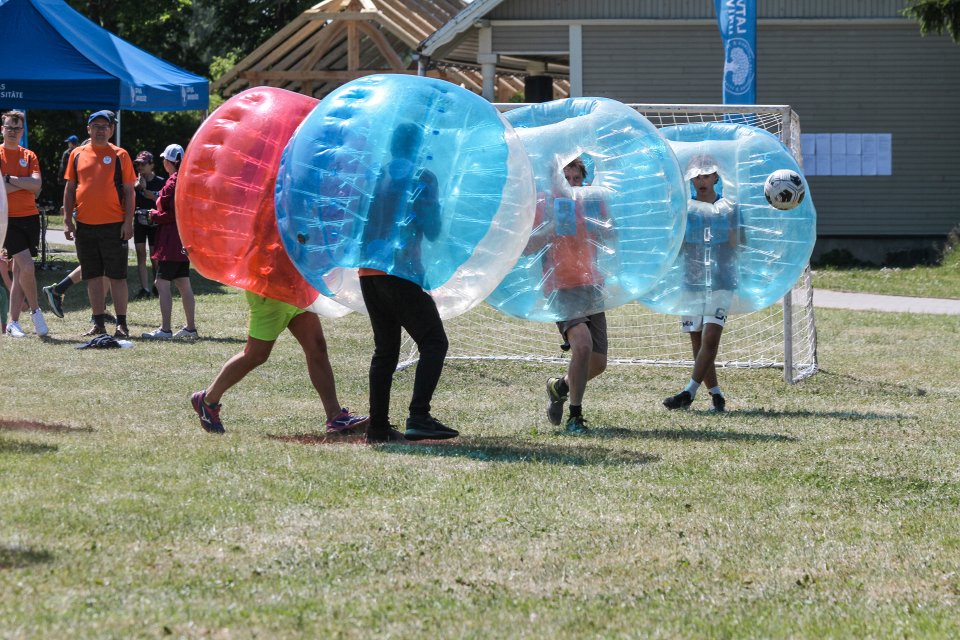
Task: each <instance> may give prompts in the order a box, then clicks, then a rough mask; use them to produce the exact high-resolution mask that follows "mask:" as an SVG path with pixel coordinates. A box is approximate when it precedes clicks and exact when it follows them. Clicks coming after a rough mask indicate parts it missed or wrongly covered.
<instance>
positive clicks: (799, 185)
mask: <svg viewBox="0 0 960 640" xmlns="http://www.w3.org/2000/svg"><path fill="white" fill-rule="evenodd" d="M763 195H764V196H765V197H766V198H767V202H769V203H770V204H771V205H773V206H774V207H775V208H777V209H780V210H781V211H787V210H789V209H793V208H795V207H796V206H797V205H799V204H800V203H801V202H803V197H804V196H805V195H807V185H806V183H805V182H804V181H803V176H801V175H800V174H799V173H797V172H796V171H794V170H792V169H778V170H776V171H774V172H773V173H771V174H770V175H769V176H767V180H766V182H764V183H763Z"/></svg>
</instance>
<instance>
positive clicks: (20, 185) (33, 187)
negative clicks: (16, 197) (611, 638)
mask: <svg viewBox="0 0 960 640" xmlns="http://www.w3.org/2000/svg"><path fill="white" fill-rule="evenodd" d="M41 184H42V182H41V180H40V172H38V171H35V172H33V174H31V175H30V176H29V177H20V176H10V179H9V180H8V181H5V184H4V186H5V187H6V188H7V193H12V192H14V191H20V190H23V191H29V192H30V193H32V194H34V195H36V194H38V193H40V186H41Z"/></svg>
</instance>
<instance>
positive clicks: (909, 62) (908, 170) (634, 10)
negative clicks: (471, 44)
mask: <svg viewBox="0 0 960 640" xmlns="http://www.w3.org/2000/svg"><path fill="white" fill-rule="evenodd" d="M903 6H904V4H903V2H902V0H875V1H872V2H861V1H856V0H763V2H759V3H758V8H759V12H760V23H759V25H758V37H757V50H758V55H757V67H758V68H757V102H759V103H761V104H789V105H791V106H792V107H793V108H794V110H795V111H796V112H797V113H798V114H799V116H800V125H801V130H802V131H803V132H805V133H890V134H892V140H893V159H892V175H890V176H809V177H808V179H809V183H810V190H811V193H812V194H813V197H814V199H815V202H816V205H817V211H818V215H819V220H818V234H819V235H820V236H822V237H840V238H843V237H853V236H857V237H863V238H878V239H882V240H893V239H897V238H899V239H903V238H908V237H912V238H916V239H918V242H923V243H926V244H929V241H930V239H932V238H934V237H943V236H945V235H946V234H947V233H948V232H949V231H950V229H951V228H953V227H954V226H955V225H958V224H960V203H958V199H957V197H956V196H955V194H954V193H953V190H952V189H951V188H950V187H949V186H948V185H950V184H952V182H953V180H954V179H955V176H957V175H960V153H958V152H957V150H958V149H960V127H957V126H955V124H954V122H953V121H954V120H955V119H956V117H957V116H958V115H960V45H956V44H954V43H953V42H951V41H950V39H949V38H948V37H946V36H936V35H930V36H927V37H921V35H920V32H919V27H918V26H917V25H916V23H914V22H913V21H910V20H907V19H903V18H902V17H901V16H900V15H899V11H900V10H901V9H902V8H903ZM484 17H485V18H488V19H491V20H566V21H574V22H581V21H583V20H611V19H631V20H644V21H645V20H650V19H656V20H666V22H663V23H660V24H656V23H654V24H650V23H646V22H635V23H633V24H629V23H627V24H624V25H621V26H618V25H615V24H612V25H609V24H607V23H604V24H602V25H596V24H594V25H591V24H589V23H586V24H584V26H583V28H582V45H583V88H584V90H583V93H584V95H596V96H605V97H610V98H615V99H617V100H620V101H622V102H642V103H713V104H715V103H719V102H721V100H722V91H721V77H722V68H723V51H722V43H721V40H720V35H719V33H718V30H717V27H716V23H715V18H714V13H713V2H712V0H671V1H670V2H661V1H659V0H634V1H630V0H591V1H590V2H584V1H582V0H581V1H567V0H549V1H548V0H523V1H519V0H507V1H506V2H503V3H501V4H500V5H499V6H497V7H496V8H495V9H494V10H493V11H492V12H490V13H489V14H487V15H486V16H484ZM784 19H791V20H796V22H795V24H787V23H784V22H783V20H784ZM493 32H494V43H495V44H494V50H495V51H502V52H510V53H514V54H521V53H524V52H528V53H538V52H548V51H564V50H567V48H568V47H569V43H568V30H567V27H566V25H565V24H557V23H555V22H554V23H552V24H549V25H542V26H534V25H530V26H512V25H511V26H503V25H500V26H498V25H496V24H494V25H493Z"/></svg>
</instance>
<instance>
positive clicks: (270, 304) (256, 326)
mask: <svg viewBox="0 0 960 640" xmlns="http://www.w3.org/2000/svg"><path fill="white" fill-rule="evenodd" d="M245 293H246V296H247V305H249V307H250V328H249V329H248V330H247V334H248V335H249V336H250V337H251V338H256V339H257V340H263V341H264V342H274V341H275V340H276V339H277V338H279V337H280V334H281V333H283V330H284V329H286V328H287V325H289V324H290V321H291V320H293V319H294V318H296V317H297V316H298V315H300V314H301V313H306V312H305V311H304V310H303V309H301V308H299V307H295V306H293V305H292V304H287V303H286V302H280V301H279V300H273V299H271V298H264V297H263V296H258V295H257V294H255V293H251V292H249V291H246V292H245Z"/></svg>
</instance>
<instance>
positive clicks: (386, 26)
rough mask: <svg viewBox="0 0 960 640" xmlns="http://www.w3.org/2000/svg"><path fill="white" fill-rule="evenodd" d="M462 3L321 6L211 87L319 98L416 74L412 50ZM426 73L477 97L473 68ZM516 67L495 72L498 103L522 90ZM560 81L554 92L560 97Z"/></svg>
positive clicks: (379, 1) (352, 0) (352, 1)
mask: <svg viewBox="0 0 960 640" xmlns="http://www.w3.org/2000/svg"><path fill="white" fill-rule="evenodd" d="M468 6H469V5H468V3H466V2H464V1H463V0H325V1H324V2H320V3H319V4H316V5H314V6H313V7H311V8H310V9H307V10H306V11H304V12H303V13H302V14H300V15H299V16H298V17H297V18H295V19H294V20H293V21H292V22H290V23H289V24H287V25H286V26H285V27H283V28H282V29H281V30H280V31H278V32H277V33H276V34H274V35H273V37H271V38H270V39H269V40H267V41H266V42H264V43H263V44H262V45H260V46H259V47H257V49H256V50H255V51H253V52H252V53H251V54H250V55H248V56H247V57H245V58H244V59H243V60H241V61H240V62H238V63H237V64H236V65H235V66H234V67H233V68H231V69H230V70H229V71H228V72H227V73H225V74H224V75H223V76H222V77H221V78H220V79H218V80H217V81H216V82H214V83H213V85H212V89H213V90H214V91H219V92H221V93H222V94H223V95H224V96H231V95H234V94H236V93H238V92H240V91H242V90H244V89H246V88H248V87H253V86H262V85H267V86H272V87H280V88H283V89H287V90H290V91H296V92H299V93H303V94H305V95H309V96H313V97H316V98H323V97H324V96H325V95H327V94H328V93H330V92H331V91H332V90H333V89H335V88H337V87H339V86H340V85H342V84H344V83H346V82H349V81H350V80H354V79H356V78H360V77H363V76H367V75H371V74H375V73H411V74H415V73H417V63H416V60H415V57H414V54H415V52H416V49H417V47H418V46H419V44H420V43H421V42H422V41H424V40H426V39H427V38H428V37H429V36H430V35H432V34H433V33H435V32H436V31H437V30H439V29H441V28H442V27H443V26H444V25H445V24H446V23H447V22H449V21H450V20H451V19H453V18H454V16H456V15H457V14H459V13H460V12H461V11H463V10H464V9H465V8H467V7H468ZM427 75H429V76H432V77H438V78H443V79H445V80H448V81H450V82H453V83H455V84H459V85H462V86H463V87H465V88H467V89H469V90H470V91H474V92H476V93H480V92H481V89H482V78H481V75H480V71H479V65H475V64H470V63H469V62H465V61H463V60H458V61H444V60H443V59H439V60H432V61H431V68H430V69H429V71H428V72H427ZM525 75H526V73H525V72H524V69H523V67H522V66H519V65H516V64H514V65H512V66H509V67H508V66H502V67H498V69H497V80H496V94H497V100H498V101H502V102H506V101H508V100H509V99H510V98H511V97H513V96H515V95H516V94H517V93H522V92H523V79H524V77H525ZM567 87H568V83H566V82H565V81H561V82H560V86H558V87H557V89H556V90H555V93H559V94H561V95H562V94H565V93H566V90H567Z"/></svg>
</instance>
